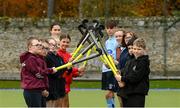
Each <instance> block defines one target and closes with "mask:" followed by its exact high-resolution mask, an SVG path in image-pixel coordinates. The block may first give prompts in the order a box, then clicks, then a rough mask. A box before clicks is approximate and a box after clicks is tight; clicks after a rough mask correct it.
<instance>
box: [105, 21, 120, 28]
mask: <svg viewBox="0 0 180 108" xmlns="http://www.w3.org/2000/svg"><path fill="white" fill-rule="evenodd" d="M116 26H117V21H114V20H108V21H107V22H106V28H110V29H112V28H114V27H116Z"/></svg>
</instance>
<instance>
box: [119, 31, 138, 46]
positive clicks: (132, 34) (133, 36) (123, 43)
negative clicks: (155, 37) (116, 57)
mask: <svg viewBox="0 0 180 108" xmlns="http://www.w3.org/2000/svg"><path fill="white" fill-rule="evenodd" d="M128 33H129V34H130V35H131V36H132V38H134V39H137V36H136V34H135V33H133V32H131V31H128V32H126V33H125V35H124V36H123V37H122V42H121V45H122V47H127V44H126V42H125V38H126V35H127V34H128ZM132 38H131V39H132Z"/></svg>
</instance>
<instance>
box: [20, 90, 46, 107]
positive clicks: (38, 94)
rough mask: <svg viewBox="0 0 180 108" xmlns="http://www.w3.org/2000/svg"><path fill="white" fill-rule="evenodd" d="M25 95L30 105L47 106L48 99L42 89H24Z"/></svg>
mask: <svg viewBox="0 0 180 108" xmlns="http://www.w3.org/2000/svg"><path fill="white" fill-rule="evenodd" d="M23 95H24V99H25V102H26V104H27V106H28V107H46V99H45V97H43V96H42V91H41V90H24V92H23Z"/></svg>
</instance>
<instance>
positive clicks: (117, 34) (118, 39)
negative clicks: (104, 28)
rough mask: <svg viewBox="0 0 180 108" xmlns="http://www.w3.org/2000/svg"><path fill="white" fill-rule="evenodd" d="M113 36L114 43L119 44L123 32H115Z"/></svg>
mask: <svg viewBox="0 0 180 108" xmlns="http://www.w3.org/2000/svg"><path fill="white" fill-rule="evenodd" d="M114 36H115V37H116V41H117V42H118V43H119V44H121V42H122V37H123V31H117V32H115V33H114Z"/></svg>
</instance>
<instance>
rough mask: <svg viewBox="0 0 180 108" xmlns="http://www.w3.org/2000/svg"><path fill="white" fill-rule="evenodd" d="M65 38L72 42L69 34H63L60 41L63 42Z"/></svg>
mask: <svg viewBox="0 0 180 108" xmlns="http://www.w3.org/2000/svg"><path fill="white" fill-rule="evenodd" d="M64 38H68V39H69V40H70V41H71V37H70V36H69V34H65V33H61V34H60V37H59V40H60V41H61V40H62V39H64Z"/></svg>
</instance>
